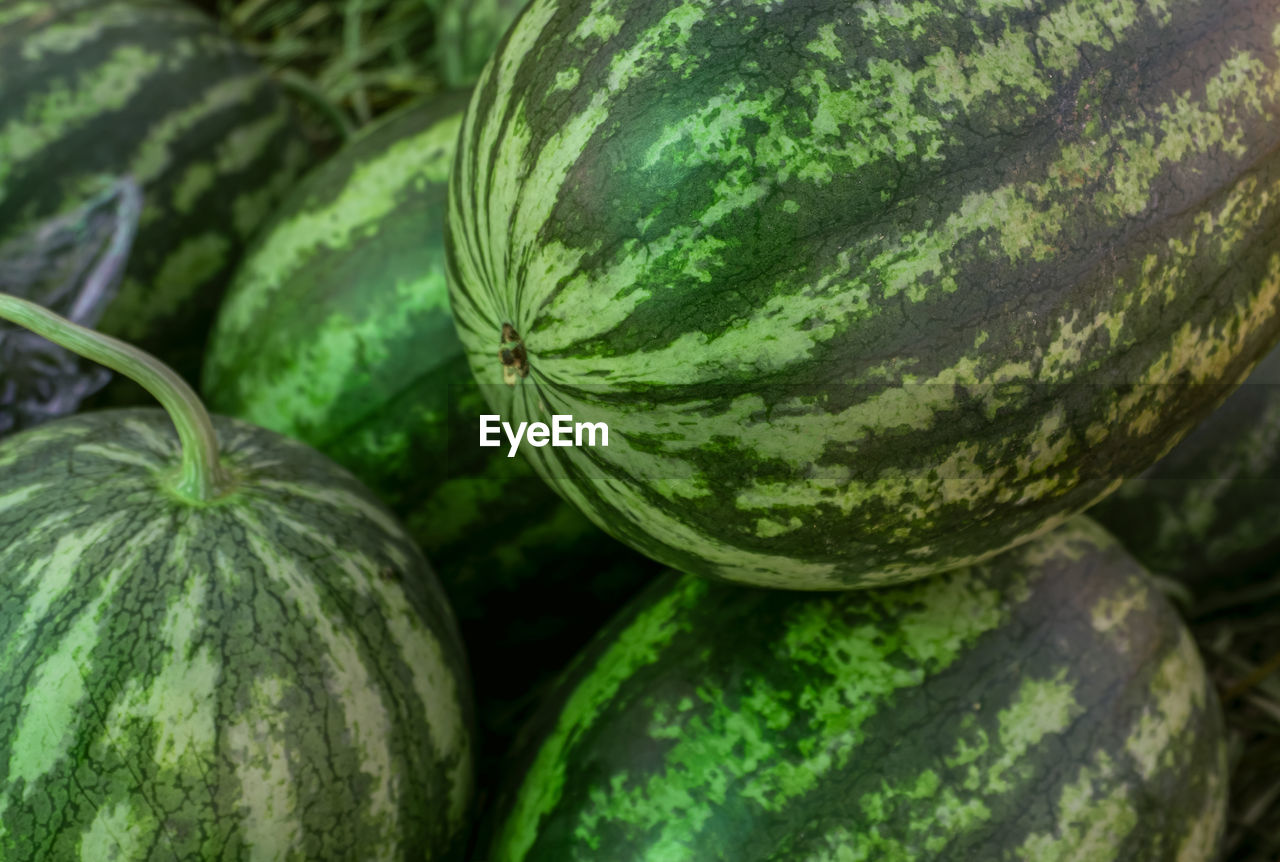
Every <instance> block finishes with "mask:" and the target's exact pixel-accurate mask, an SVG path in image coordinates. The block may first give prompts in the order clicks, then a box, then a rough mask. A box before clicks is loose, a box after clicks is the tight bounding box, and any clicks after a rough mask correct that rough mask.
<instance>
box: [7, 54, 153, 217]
mask: <svg viewBox="0 0 1280 862" xmlns="http://www.w3.org/2000/svg"><path fill="white" fill-rule="evenodd" d="M163 60H164V57H163V56H162V55H160V54H157V53H154V52H152V51H147V50H146V49H144V48H140V47H138V46H137V45H121V46H119V47H118V48H116V49H115V50H114V51H112V52H111V56H110V57H109V58H108V59H107V61H106V62H104V63H102V64H101V65H99V66H96V67H94V68H92V69H86V70H84V71H82V72H80V73H79V75H78V76H77V78H76V79H75V83H74V84H73V85H71V86H68V85H67V83H66V82H65V81H63V80H56V81H53V82H51V83H50V84H49V86H48V87H47V88H46V90H45V92H44V94H43V95H41V96H39V97H35V98H32V99H31V100H30V101H29V103H28V104H27V107H26V110H25V111H24V112H23V113H22V116H20V117H17V118H15V119H12V120H10V121H9V122H8V123H6V124H5V125H4V126H0V199H3V197H4V185H5V183H6V182H7V180H8V178H9V176H10V175H11V174H12V172H13V170H14V169H15V168H16V167H17V166H18V165H19V164H21V163H22V162H24V161H26V160H27V159H30V158H31V157H32V156H34V155H36V154H37V153H39V152H41V151H42V150H44V149H45V148H46V147H48V146H50V145H51V144H52V143H53V142H55V141H57V140H58V139H59V138H61V137H62V136H64V135H66V134H67V133H69V132H71V131H74V130H77V129H79V128H81V127H83V126H84V125H86V124H88V123H90V122H92V121H94V120H97V119H99V118H101V117H102V116H103V115H104V114H106V113H108V112H111V111H118V110H120V109H121V108H123V107H124V106H125V105H126V104H128V103H129V102H130V101H131V100H133V99H134V98H135V97H136V96H137V94H138V92H139V91H140V90H141V89H142V87H143V86H144V85H145V84H146V83H147V82H148V81H149V80H151V78H152V77H153V75H154V74H155V73H156V71H157V70H158V69H160V67H161V64H162V63H163Z"/></svg>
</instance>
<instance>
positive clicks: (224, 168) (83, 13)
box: [0, 0, 310, 400]
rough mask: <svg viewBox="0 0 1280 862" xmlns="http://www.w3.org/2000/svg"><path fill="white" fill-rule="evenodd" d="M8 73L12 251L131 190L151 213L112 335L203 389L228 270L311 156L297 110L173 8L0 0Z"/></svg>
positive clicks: (119, 1)
mask: <svg viewBox="0 0 1280 862" xmlns="http://www.w3.org/2000/svg"><path fill="white" fill-rule="evenodd" d="M0 69H2V70H3V72H2V73H0V76H2V77H0V94H2V95H0V240H3V239H4V238H6V237H11V236H14V235H16V234H18V233H21V232H22V231H23V230H25V229H26V228H27V227H28V226H30V225H32V224H34V223H35V222H37V221H39V220H41V219H43V218H46V217H48V216H50V215H53V214H55V213H59V212H64V211H67V210H70V209H73V208H74V207H75V206H76V205H77V203H78V202H79V201H82V200H83V199H84V198H85V197H86V196H87V195H88V194H90V193H92V192H93V191H94V190H95V189H96V187H97V184H98V182H99V180H100V177H101V175H104V174H105V175H122V174H127V175H130V176H132V177H133V179H135V180H136V181H137V182H138V184H139V185H140V186H141V187H142V190H143V194H144V197H145V199H146V208H145V210H144V211H143V214H142V220H141V224H140V227H139V232H138V236H137V238H136V241H135V243H134V246H133V253H132V256H131V258H130V263H129V269H128V271H127V273H126V277H125V280H124V283H123V285H122V287H121V290H120V294H119V296H118V297H117V298H116V300H115V302H114V303H113V304H112V306H111V307H110V308H109V309H108V310H107V312H106V315H105V316H104V317H103V319H102V321H101V323H100V328H101V329H102V330H103V331H104V332H109V333H112V334H114V335H117V336H120V337H122V338H126V339H128V340H130V341H132V342H134V343H137V344H139V345H141V346H143V347H144V348H146V349H148V350H150V351H153V352H155V353H156V354H158V355H159V356H160V357H161V358H162V359H164V360H166V361H168V362H170V363H171V364H173V365H174V366H175V367H176V368H177V370H178V371H180V372H181V373H182V374H183V375H184V376H185V377H187V378H188V379H191V380H194V379H195V378H196V376H197V375H198V373H199V362H200V354H201V348H202V345H203V341H204V337H205V332H206V330H207V328H208V326H209V324H210V322H211V321H212V318H213V312H214V309H216V307H217V302H218V300H219V298H220V295H221V292H222V290H223V289H224V288H225V286H226V282H227V280H228V278H229V276H230V274H231V267H232V265H233V264H234V263H235V261H236V259H237V258H238V256H239V255H240V253H241V251H242V249H243V247H244V245H245V242H246V240H247V239H248V238H249V237H250V235H252V233H253V232H254V230H255V229H256V228H257V227H258V225H259V223H260V222H261V221H262V220H263V218H264V216H266V215H267V214H268V213H269V212H270V211H271V210H272V209H273V208H274V207H275V205H276V204H277V202H278V201H279V200H280V198H281V196H282V194H283V193H284V191H285V190H286V189H287V188H289V187H290V185H292V183H293V181H294V179H295V178H296V177H297V176H298V175H299V173H300V172H301V170H302V169H303V168H304V167H305V165H306V163H307V160H308V159H309V157H310V154H309V148H308V146H307V144H306V142H305V141H304V140H303V139H302V138H301V137H300V134H299V132H298V131H297V128H296V124H295V122H294V120H293V117H292V114H291V112H290V110H289V108H288V105H287V104H286V102H285V101H284V99H283V98H282V96H281V94H280V93H279V92H278V91H277V89H276V88H275V87H274V86H273V85H272V84H271V83H270V82H269V81H268V80H267V78H266V76H265V75H264V73H263V72H262V71H261V70H260V69H259V67H258V65H257V64H256V63H255V62H254V61H253V60H252V59H251V58H250V57H249V56H248V55H247V54H245V53H244V52H243V51H242V50H241V49H240V48H239V47H238V46H237V45H235V44H234V43H233V42H232V41H231V40H230V39H229V38H227V37H226V36H225V35H223V34H222V33H221V32H220V31H219V30H218V28H217V27H216V26H215V24H214V22H213V21H212V20H210V19H209V18H208V17H207V16H206V15H205V14H204V13H202V12H200V11H198V10H196V9H194V8H192V7H191V6H189V5H187V4H185V3H180V2H175V0H43V2H26V0H0ZM113 390H114V397H113V398H112V399H111V400H139V399H140V398H141V393H140V392H138V391H137V390H136V389H134V388H131V387H128V386H125V385H120V386H113ZM126 392H129V393H133V394H132V395H131V396H130V397H128V398H127V399H126V396H125V395H124V393H126Z"/></svg>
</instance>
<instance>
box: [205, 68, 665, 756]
mask: <svg viewBox="0 0 1280 862" xmlns="http://www.w3.org/2000/svg"><path fill="white" fill-rule="evenodd" d="M466 98H467V94H466V93H458V94H453V95H448V96H444V97H435V98H432V99H430V100H429V101H427V102H425V103H422V104H420V105H417V106H414V107H412V108H410V109H407V110H405V111H404V112H402V113H400V114H398V115H397V116H395V117H392V118H389V119H388V120H386V121H384V122H382V123H381V124H379V125H378V126H377V127H375V128H373V129H371V130H370V131H368V132H366V133H365V134H363V135H362V136H361V137H360V138H359V139H358V140H356V141H355V142H353V143H352V144H351V145H349V146H348V147H347V148H346V149H345V150H343V151H341V152H339V153H338V154H337V155H335V156H334V157H332V158H331V159H330V160H329V161H327V162H326V163H325V164H324V165H323V166H321V167H320V168H318V169H317V170H316V171H315V172H313V173H312V174H311V175H309V176H308V177H307V178H306V179H305V180H304V181H303V182H301V183H299V184H298V186H297V187H296V188H295V190H294V191H293V192H292V193H291V194H290V195H289V197H288V199H287V200H286V201H285V202H284V204H283V205H282V206H281V207H280V209H279V210H278V211H277V213H276V215H275V216H273V218H272V220H271V221H270V222H269V224H268V225H267V226H266V227H265V228H264V229H263V231H262V233H261V235H260V236H259V238H258V240H257V241H256V242H255V243H254V246H253V247H252V248H251V249H250V251H249V253H248V254H247V255H246V257H245V260H244V263H243V264H242V265H241V267H240V268H239V270H237V272H236V276H235V278H234V280H233V282H232V286H231V289H230V290H229V291H228V293H227V298H226V301H225V302H224V303H223V306H222V309H221V311H220V313H219V317H218V321H217V323H216V325H215V326H214V329H213V333H212V335H211V336H210V339H209V350H208V353H207V356H206V361H205V368H204V387H203V394H204V397H205V398H206V399H207V401H208V403H209V405H210V407H211V409H213V410H215V411H217V412H219V413H224V414H226V415H229V416H235V417H237V418H240V419H244V420H246V421H249V422H253V423H254V424H256V425H261V426H262V427H264V428H270V429H272V430H273V431H278V432H280V433H282V434H287V435H289V436H291V437H293V438H295V439H297V440H301V441H302V442H304V443H307V444H308V445H310V446H313V447H315V448H316V449H318V450H319V451H321V452H323V453H324V454H326V455H328V456H329V457H331V458H333V459H334V460H335V461H337V462H338V463H340V464H341V465H343V466H344V467H346V468H347V469H349V470H350V471H351V472H352V473H354V474H355V475H356V476H358V477H359V478H360V480H361V481H362V482H364V483H365V484H366V485H367V486H368V487H369V488H370V489H371V490H373V491H374V492H375V493H376V494H378V496H379V497H380V498H381V499H382V500H383V501H384V502H386V503H387V504H388V505H389V506H390V507H391V508H392V509H393V511H395V512H396V513H397V514H398V515H399V516H400V517H401V518H402V519H403V521H404V523H405V524H406V526H407V528H408V530H409V532H410V534H411V535H412V536H413V538H414V539H415V540H416V541H417V543H418V544H419V546H420V547H421V548H422V550H423V553H424V554H425V555H426V557H427V559H428V560H429V561H430V562H431V565H432V567H433V569H434V570H435V572H436V573H437V574H438V575H439V577H440V579H441V581H442V583H443V584H444V587H445V590H446V592H447V593H448V594H449V598H450V601H451V603H452V605H453V608H454V610H455V611H456V613H457V615H458V619H459V622H460V625H461V630H462V634H463V639H464V642H465V643H466V645H467V652H468V656H469V658H470V660H471V665H472V667H473V669H474V671H475V678H476V685H477V699H478V703H479V710H480V711H479V715H480V722H481V726H482V728H483V730H484V731H485V733H486V734H487V737H486V739H485V744H484V745H483V746H482V749H481V750H482V752H483V756H484V758H485V763H489V762H491V761H495V762H494V763H493V765H494V766H495V768H496V767H497V765H498V764H497V763H496V758H498V757H500V756H501V754H502V753H503V750H504V749H505V747H506V744H507V741H508V738H509V737H510V735H511V734H512V733H513V732H514V730H515V725H516V724H517V723H518V719H517V716H518V715H520V714H522V713H523V712H525V711H526V710H527V708H528V705H529V703H530V702H531V698H532V693H533V692H534V691H535V690H536V689H538V688H539V687H540V686H541V685H542V684H544V683H546V682H547V681H548V679H549V677H550V675H551V674H553V673H554V672H556V671H558V670H559V669H560V668H561V667H562V666H563V665H564V664H565V663H566V662H567V661H569V660H570V659H571V658H572V657H573V655H574V654H575V653H576V652H577V651H578V650H579V649H581V647H582V646H583V644H585V643H586V642H587V640H588V639H589V638H590V637H591V635H592V634H594V633H595V631H596V629H598V628H599V627H600V626H601V625H602V624H603V623H604V622H605V621H606V620H607V619H608V618H609V617H610V616H611V615H612V614H613V613H614V612H615V611H617V610H618V608H620V607H621V606H622V604H623V603H624V602H625V601H626V600H628V599H629V598H631V597H632V596H633V595H634V594H635V593H636V592H637V591H638V590H639V589H640V588H641V587H642V586H643V585H644V584H645V583H647V582H648V581H649V580H650V579H651V578H652V577H654V576H656V574H657V573H658V572H659V571H660V568H661V567H660V566H659V565H658V564H656V563H653V562H651V561H649V560H647V559H645V558H644V557H642V556H640V555H639V554H637V553H636V552H634V551H632V550H631V549H629V548H627V547H626V546H625V545H623V544H621V543H620V542H618V541H617V540H615V539H613V538H612V537H610V536H608V535H607V534H605V533H604V532H603V531H601V530H599V529H598V528H597V527H595V526H594V525H593V524H592V523H591V522H590V521H588V520H587V519H586V518H585V517H584V516H583V515H581V514H580V513H579V512H578V511H577V510H576V509H574V508H573V507H572V506H570V505H569V504H568V503H566V502H564V501H563V500H561V499H560V498H559V497H557V496H556V494H555V492H554V491H552V490H551V489H550V488H549V487H548V486H547V484H546V483H545V482H543V481H542V479H541V478H540V477H539V476H538V475H537V474H536V473H535V472H534V471H533V470H532V468H530V466H529V465H528V463H527V462H526V461H525V460H524V458H523V457H522V456H521V457H517V458H507V457H506V455H507V450H506V448H505V447H503V448H501V449H488V448H480V447H479V446H478V445H477V440H478V436H479V434H478V426H479V418H478V417H479V416H480V414H482V413H486V412H488V411H487V408H486V407H485V405H484V399H483V398H482V397H481V396H480V393H479V391H478V390H477V388H476V386H475V383H474V381H473V380H472V377H471V371H470V369H469V368H468V367H467V362H466V357H465V355H464V354H463V350H462V345H461V344H460V343H459V342H458V339H457V336H456V334H455V332H454V326H453V320H452V317H451V316H450V314H449V302H448V291H447V288H446V285H445V276H444V248H443V241H442V232H443V221H444V205H445V194H446V180H447V177H448V171H449V166H450V164H451V162H452V158H453V153H454V149H455V143H456V140H457V133H458V127H459V124H460V121H461V115H462V110H463V108H464V107H465V106H466Z"/></svg>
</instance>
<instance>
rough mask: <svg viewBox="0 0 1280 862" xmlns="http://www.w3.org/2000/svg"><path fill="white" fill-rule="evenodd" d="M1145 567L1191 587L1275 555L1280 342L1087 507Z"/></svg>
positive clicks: (1245, 572)
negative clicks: (1169, 446) (1151, 457)
mask: <svg viewBox="0 0 1280 862" xmlns="http://www.w3.org/2000/svg"><path fill="white" fill-rule="evenodd" d="M1089 514H1090V515H1091V516H1092V517H1093V518H1095V519H1097V520H1098V522H1099V523H1101V524H1102V525H1103V526H1105V527H1106V528H1107V529H1108V530H1110V531H1111V532H1112V533H1113V534H1115V535H1116V536H1117V537H1118V538H1119V539H1120V540H1121V541H1122V542H1123V543H1124V545H1125V547H1127V548H1128V549H1129V550H1130V551H1131V552H1132V553H1133V554H1134V556H1136V557H1137V558H1138V559H1139V560H1141V561H1142V563H1143V565H1145V566H1146V567H1147V568H1148V569H1150V570H1151V571H1153V572H1158V573H1159V574H1162V575H1167V576H1169V577H1173V578H1177V579H1178V580H1180V581H1182V582H1183V583H1185V584H1187V585H1189V586H1191V587H1192V588H1193V589H1195V590H1203V591H1213V590H1215V589H1228V590H1229V589H1232V588H1234V587H1235V586H1241V585H1243V584H1244V583H1245V582H1256V581H1258V580H1260V579H1265V578H1270V577H1272V576H1273V575H1274V574H1275V572H1274V569H1275V566H1274V563H1275V561H1276V560H1277V559H1280V348H1276V349H1273V350H1272V351H1271V352H1270V353H1268V354H1267V356H1266V357H1265V358H1264V359H1263V360H1262V361H1261V362H1259V363H1258V366H1257V368H1255V369H1254V370H1253V373H1251V374H1250V375H1249V377H1248V379H1246V380H1245V382H1244V383H1243V384H1242V385H1241V386H1240V388H1239V389H1237V390H1236V391H1235V392H1233V393H1232V394H1231V395H1230V396H1229V397H1228V398H1227V400H1226V401H1224V402H1223V404H1222V406H1221V407H1219V408H1218V409H1217V410H1215V411H1214V412H1213V413H1212V414H1210V416H1209V417H1208V418H1207V419H1205V420H1204V422H1202V423H1200V424H1199V425H1197V426H1196V427H1195V429H1194V430H1192V431H1191V433H1190V434H1188V435H1187V436H1186V437H1185V438H1183V439H1182V440H1181V441H1180V442H1179V443H1178V445H1177V446H1175V447H1174V448H1173V450H1172V451H1171V452H1170V453H1169V454H1168V455H1166V456H1165V457H1164V458H1162V459H1161V460H1160V461H1157V462H1156V464H1155V465H1154V466H1152V467H1151V468H1150V469H1148V470H1147V471H1146V472H1145V473H1143V474H1142V475H1141V476H1139V477H1138V478H1136V479H1130V480H1129V481H1128V482H1125V483H1124V484H1123V485H1121V486H1120V489H1119V490H1118V491H1116V493H1115V494H1113V495H1112V496H1110V497H1108V498H1107V499H1106V500H1103V501H1102V502H1101V503H1099V504H1098V505H1097V506H1094V507H1093V508H1092V509H1090V510H1089Z"/></svg>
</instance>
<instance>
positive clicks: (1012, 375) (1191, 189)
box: [447, 0, 1280, 589]
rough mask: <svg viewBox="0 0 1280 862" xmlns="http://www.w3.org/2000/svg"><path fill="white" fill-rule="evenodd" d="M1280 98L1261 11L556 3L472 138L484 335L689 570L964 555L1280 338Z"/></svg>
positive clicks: (1125, 451) (473, 308) (564, 475)
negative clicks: (518, 353)
mask: <svg viewBox="0 0 1280 862" xmlns="http://www.w3.org/2000/svg"><path fill="white" fill-rule="evenodd" d="M1278 113H1280V7H1277V6H1276V5H1275V4H1274V3H1271V2H1263V0H1231V2H1226V3H1223V2H1219V0H1165V2H1159V3H1141V2H1138V0H1105V2H1104V0H1055V2H1049V3H1037V4H1034V7H1029V6H1028V5H1027V4H1025V3H1023V2H1021V0H1018V2H1004V0H993V2H986V3H980V4H976V5H975V4H974V3H970V2H963V3H960V2H931V3H915V4H911V5H909V6H903V5H901V4H891V5H889V6H883V7H882V5H881V4H870V3H863V4H849V3H840V2H834V0H822V2H807V0H770V2H749V0H734V2H721V0H714V2H713V1H712V0H660V2H653V0H644V2H640V0H559V2H556V0H535V2H533V3H531V4H530V6H529V7H528V8H526V9H525V11H524V12H523V13H522V14H521V15H520V17H519V18H518V19H517V20H516V22H515V24H514V25H513V27H512V29H511V30H510V31H509V32H508V34H507V36H506V37H505V39H504V41H503V43H502V44H501V46H500V47H499V49H498V52H497V54H496V55H495V57H494V58H493V60H492V61H491V62H490V63H489V65H488V66H487V67H486V68H485V70H484V72H483V73H482V75H481V77H480V79H479V80H478V82H477V84H476V89H475V94H474V96H473V99H472V102H471V105H470V107H469V109H468V114H467V117H466V119H465V120H464V123H463V128H462V136H461V139H460V142H459V153H458V158H457V161H456V164H455V169H454V171H453V175H452V179H451V186H450V198H449V214H448V220H447V229H448V237H447V251H448V254H449V267H450V270H449V278H450V290H451V301H452V306H453V310H454V314H455V319H456V321H457V323H458V330H459V335H460V337H461V339H462V342H463V344H464V345H465V347H466V349H467V352H468V355H469V357H470V360H471V363H472V368H473V370H474V372H475V374H476V377H477V379H478V380H479V381H480V383H481V384H482V385H483V386H484V387H485V392H486V396H487V397H488V398H489V400H490V403H491V405H492V406H493V408H494V412H496V413H500V414H502V415H503V416H504V418H507V417H509V418H510V421H512V422H519V421H535V420H538V421H546V419H547V416H548V415H549V414H551V413H572V414H573V415H574V416H575V417H576V418H577V419H578V420H579V421H592V422H599V421H605V422H607V423H608V425H609V428H610V432H611V436H610V445H609V446H608V448H599V447H598V448H555V449H553V448H551V447H547V448H543V449H530V450H529V453H528V454H529V457H530V459H531V460H532V462H533V463H534V465H535V467H536V468H537V469H538V470H539V472H540V473H541V474H542V475H543V476H544V477H545V478H546V479H547V480H548V481H549V482H551V483H552V484H553V485H554V486H555V487H556V488H557V489H558V490H559V491H560V493H561V494H562V495H563V496H565V497H566V499H569V500H570V501H571V502H573V503H574V504H575V505H577V506H578V507H579V508H580V509H582V511H584V512H585V513H586V514H587V515H588V517H590V518H591V519H592V520H593V521H595V522H596V523H597V524H599V525H600V526H601V527H603V528H604V529H605V530H607V531H609V532H611V533H612V534H613V535H615V536H617V537H618V538H620V539H622V540H623V541H626V542H627V543H629V544H631V545H632V546H634V547H636V548H638V549H640V550H641V551H643V552H644V553H646V554H648V555H649V556H651V557H653V558H655V559H657V560H659V561H661V562H663V563H665V564H667V565H669V566H671V567H672V568H675V569H677V570H679V571H684V572H690V573H695V574H699V575H703V576H706V577H710V578H719V579H726V580H732V581H737V582H740V583H747V584H755V585H763V586H772V587H783V588H794V589H844V588H850V587H862V586H878V585H885V584H889V583H893V582H898V581H903V580H907V579H910V578H915V577H920V576H923V575H927V574H930V573H935V572H939V571H944V570H946V569H949V568H952V567H955V566H958V565H962V564H966V563H971V562H976V561H979V560H981V559H985V558H987V557H989V556H991V555H992V554H994V553H997V552H999V551H1000V550H1002V549H1006V548H1009V547H1012V546H1014V545H1016V544H1018V543H1020V542H1024V541H1027V540H1029V539H1030V538H1032V537H1034V536H1036V535H1039V534H1041V533H1043V532H1044V531H1046V530H1048V529H1050V528H1051V527H1053V526H1054V525H1056V524H1058V523H1061V522H1062V521H1063V520H1064V519H1065V518H1067V517H1069V516H1070V515H1071V514H1073V513H1076V512H1079V511H1083V510H1084V509H1086V508H1088V507H1089V506H1090V505H1091V504H1093V503H1094V502H1096V501H1097V500H1099V499H1101V498H1102V497H1104V496H1105V495H1106V494H1107V493H1109V492H1111V491H1114V490H1115V488H1116V487H1117V486H1118V485H1119V484H1120V482H1121V481H1123V480H1124V479H1127V478H1131V477H1134V476H1136V475H1138V474H1139V473H1141V472H1142V471H1143V470H1145V469H1146V468H1147V467H1148V466H1150V465H1151V464H1152V463H1154V462H1155V460H1156V459H1157V458H1158V457H1159V456H1160V455H1161V454H1163V453H1164V452H1166V451H1167V450H1168V448H1169V447H1170V446H1171V445H1172V444H1173V442H1174V441H1175V440H1176V439H1177V437H1178V436H1179V435H1180V434H1182V433H1183V432H1184V431H1185V430H1186V429H1187V428H1189V427H1190V426H1191V425H1192V424H1193V423H1194V422H1195V421H1196V420H1198V419H1200V418H1203V416H1205V415H1207V413H1208V412H1209V410H1210V409H1211V407H1212V406H1213V405H1214V404H1216V403H1218V402H1219V401H1220V400H1221V398H1222V397H1223V396H1224V395H1225V393H1226V391H1228V390H1229V389H1230V388H1231V387H1233V386H1235V385H1238V384H1239V382H1240V381H1241V380H1242V379H1243V377H1244V376H1245V374H1246V372H1247V370H1248V369H1249V368H1250V367H1251V366H1252V364H1253V363H1255V362H1257V361H1258V359H1259V358H1260V357H1261V356H1262V355H1263V354H1264V353H1265V352H1266V351H1267V350H1268V349H1269V348H1270V346H1271V345H1272V344H1274V343H1275V341H1276V338H1277V336H1278V335H1280V315H1278V314H1277V309H1278V308H1280V241H1277V236H1280V116H1278ZM504 324H509V325H510V326H512V327H513V328H514V330H515V331H516V332H518V333H519V334H520V336H521V338H522V340H523V347H524V348H525V356H526V357H527V365H528V374H527V376H514V377H513V378H512V380H513V382H514V385H507V383H505V382H504V380H503V376H502V374H503V371H504V370H508V369H504V367H503V366H502V363H501V362H500V360H499V359H498V356H497V353H498V345H499V343H500V341H501V332H502V327H503V326H504Z"/></svg>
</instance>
